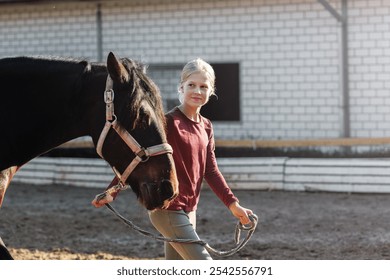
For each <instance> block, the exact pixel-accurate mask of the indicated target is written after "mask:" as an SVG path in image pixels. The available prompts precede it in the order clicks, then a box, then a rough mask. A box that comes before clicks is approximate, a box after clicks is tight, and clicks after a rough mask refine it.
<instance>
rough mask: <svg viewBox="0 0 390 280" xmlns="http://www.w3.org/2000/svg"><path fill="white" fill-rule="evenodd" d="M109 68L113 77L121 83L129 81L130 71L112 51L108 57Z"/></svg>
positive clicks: (109, 72)
mask: <svg viewBox="0 0 390 280" xmlns="http://www.w3.org/2000/svg"><path fill="white" fill-rule="evenodd" d="M107 69H108V74H109V75H110V77H111V79H113V80H114V81H117V82H120V83H126V82H128V81H129V79H130V78H129V73H128V72H127V70H126V68H125V67H124V66H123V65H122V63H121V62H120V61H119V60H118V59H117V58H116V56H115V55H114V54H113V53H112V52H110V53H109V54H108V57H107Z"/></svg>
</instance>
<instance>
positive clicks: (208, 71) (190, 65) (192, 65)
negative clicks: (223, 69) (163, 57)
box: [179, 58, 216, 102]
mask: <svg viewBox="0 0 390 280" xmlns="http://www.w3.org/2000/svg"><path fill="white" fill-rule="evenodd" d="M198 72H201V73H203V74H205V75H206V76H207V79H208V80H209V82H210V85H211V89H210V96H211V95H216V94H215V73H214V69H213V67H212V66H211V65H210V64H208V63H207V62H206V61H204V60H203V59H201V58H197V59H194V60H191V61H189V62H187V64H186V65H184V67H183V70H182V71H181V76H180V84H179V93H180V92H181V91H180V89H181V87H182V85H183V83H185V82H186V81H187V79H188V78H189V76H191V75H192V74H194V73H198ZM179 99H180V95H179ZM180 102H182V100H180Z"/></svg>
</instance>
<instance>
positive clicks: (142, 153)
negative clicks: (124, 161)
mask: <svg viewBox="0 0 390 280" xmlns="http://www.w3.org/2000/svg"><path fill="white" fill-rule="evenodd" d="M136 155H137V157H139V158H140V159H141V162H147V161H148V159H149V155H148V153H147V152H146V150H145V148H141V151H139V152H138V153H137V154H136Z"/></svg>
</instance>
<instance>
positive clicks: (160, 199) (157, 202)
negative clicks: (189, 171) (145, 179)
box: [140, 179, 177, 210]
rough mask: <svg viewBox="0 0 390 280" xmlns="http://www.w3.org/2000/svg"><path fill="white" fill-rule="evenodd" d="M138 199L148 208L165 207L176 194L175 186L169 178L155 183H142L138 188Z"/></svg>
mask: <svg viewBox="0 0 390 280" xmlns="http://www.w3.org/2000/svg"><path fill="white" fill-rule="evenodd" d="M140 194H141V195H140V199H141V202H142V204H143V205H144V206H145V207H146V209H148V210H154V209H165V208H167V207H168V205H169V203H170V201H172V199H174V198H175V197H176V196H177V191H176V189H175V186H174V185H173V184H172V182H171V181H169V180H166V179H164V180H161V181H160V182H157V183H143V184H141V188H140Z"/></svg>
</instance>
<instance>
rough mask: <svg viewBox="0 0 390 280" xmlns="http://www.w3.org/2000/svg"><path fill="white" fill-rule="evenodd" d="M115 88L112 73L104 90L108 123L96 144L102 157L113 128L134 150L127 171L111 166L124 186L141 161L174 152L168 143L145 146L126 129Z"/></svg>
mask: <svg viewBox="0 0 390 280" xmlns="http://www.w3.org/2000/svg"><path fill="white" fill-rule="evenodd" d="M114 95H115V94H114V90H113V81H112V79H111V77H110V75H108V76H107V81H106V90H105V91H104V102H105V103H106V123H105V125H104V127H103V130H102V132H101V133H100V137H99V140H98V143H97V146H96V152H97V153H98V155H99V156H100V157H101V158H104V157H103V144H104V141H105V140H106V137H107V134H108V132H109V130H110V129H111V128H113V129H114V130H115V131H116V133H117V134H118V135H119V136H120V137H121V139H122V140H123V141H124V142H125V143H126V145H127V146H128V147H129V148H130V149H131V150H132V151H133V153H134V155H135V157H134V159H133V160H132V161H131V162H130V164H129V165H128V166H127V168H126V169H125V171H124V172H123V173H122V174H121V173H120V172H119V171H118V170H117V169H116V168H115V167H114V166H111V167H112V169H113V171H114V173H115V175H116V176H117V177H118V179H119V181H120V183H121V185H122V186H125V185H126V180H127V179H128V177H129V176H130V174H131V172H133V170H134V169H135V168H136V167H137V165H138V164H139V163H141V162H146V161H147V160H148V159H149V157H151V156H158V155H162V154H166V153H172V152H173V150H172V147H171V145H169V144H168V143H162V144H159V145H155V146H151V147H148V148H143V147H142V146H141V145H140V144H139V143H138V142H137V141H136V140H135V139H134V137H133V136H131V134H130V133H129V132H128V131H127V130H126V129H124V128H123V127H122V126H121V125H120V124H119V123H118V121H117V117H116V115H115V111H114Z"/></svg>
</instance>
